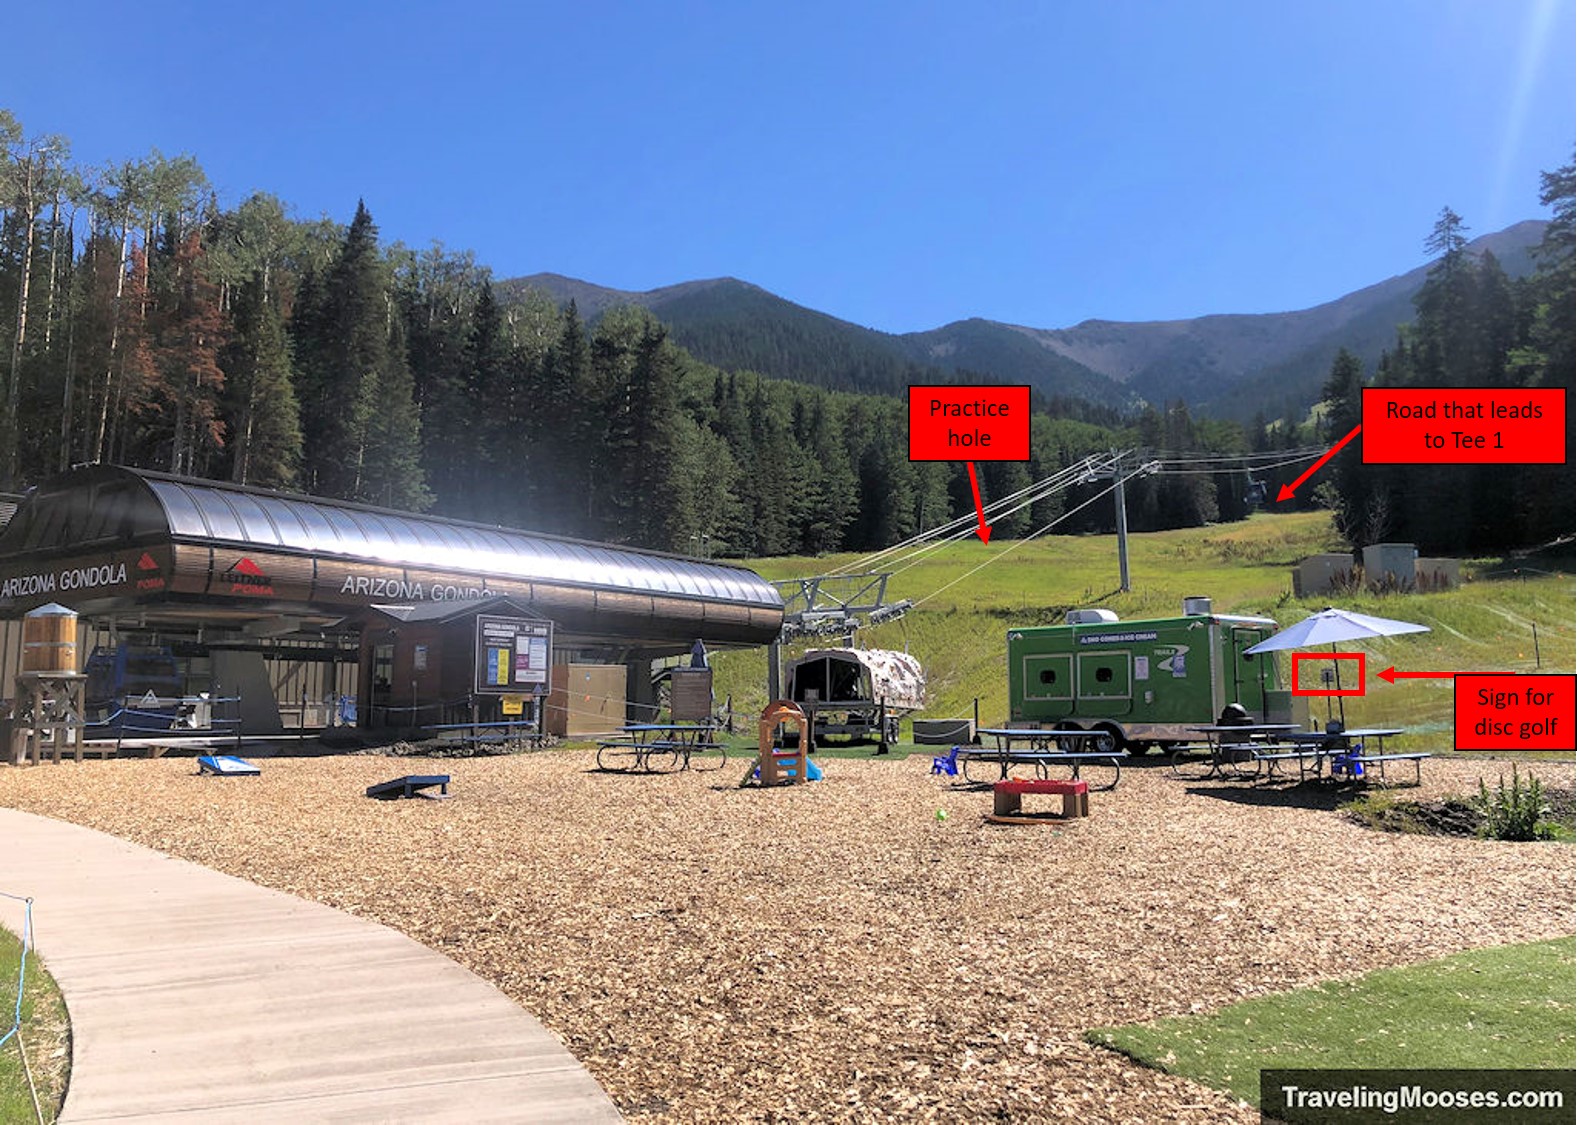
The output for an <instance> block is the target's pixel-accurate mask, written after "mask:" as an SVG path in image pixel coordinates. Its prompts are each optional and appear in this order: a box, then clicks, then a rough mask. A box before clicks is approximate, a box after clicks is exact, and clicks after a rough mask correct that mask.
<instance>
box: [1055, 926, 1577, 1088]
mask: <svg viewBox="0 0 1577 1125" xmlns="http://www.w3.org/2000/svg"><path fill="white" fill-rule="evenodd" d="M1574 952H1577V944H1574V941H1573V939H1572V938H1558V939H1556V940H1553V941H1540V942H1533V943H1531V944H1527V945H1511V946H1502V947H1499V948H1495V949H1476V950H1472V951H1470V952H1468V953H1460V954H1457V955H1456V956H1454V957H1446V958H1442V959H1441V960H1438V961H1426V962H1424V963H1422V964H1419V965H1409V966H1407V967H1406V968H1401V969H1383V970H1380V971H1378V972H1373V973H1367V974H1365V975H1364V976H1361V977H1359V978H1357V979H1356V980H1350V981H1341V982H1338V983H1334V984H1325V985H1320V986H1319V987H1317V988H1310V989H1305V990H1302V991H1299V992H1289V993H1284V994H1282V995H1279V996H1266V997H1262V998H1260V999H1256V1000H1247V1001H1244V1002H1243V1003H1240V1004H1233V1005H1230V1006H1229V1007H1226V1008H1223V1009H1221V1010H1220V1011H1218V1012H1215V1013H1212V1014H1210V1015H1205V1016H1179V1017H1177V1018H1175V1019H1164V1020H1156V1021H1154V1022H1152V1023H1145V1024H1134V1025H1131V1026H1127V1027H1114V1028H1098V1029H1096V1030H1094V1031H1091V1032H1089V1033H1088V1035H1087V1036H1086V1038H1088V1039H1089V1040H1090V1042H1092V1043H1098V1044H1100V1045H1102V1046H1107V1047H1111V1048H1113V1049H1115V1050H1118V1051H1121V1052H1122V1053H1123V1054H1125V1055H1128V1056H1130V1057H1131V1058H1133V1059H1136V1060H1137V1061H1139V1062H1142V1063H1144V1064H1146V1065H1148V1066H1153V1067H1156V1068H1157V1069H1159V1070H1164V1071H1167V1072H1169V1073H1171V1074H1180V1075H1184V1076H1186V1077H1188V1078H1193V1079H1195V1080H1197V1081H1199V1082H1203V1083H1205V1084H1206V1085H1208V1086H1214V1087H1216V1088H1217V1089H1221V1090H1226V1091H1228V1092H1230V1093H1231V1094H1233V1095H1234V1096H1235V1097H1238V1098H1241V1099H1243V1100H1244V1101H1246V1102H1248V1103H1249V1104H1250V1105H1256V1104H1258V1101H1259V1072H1260V1069H1261V1068H1314V1069H1346V1068H1372V1069H1389V1068H1399V1069H1406V1068H1410V1067H1416V1066H1418V1065H1419V1060H1420V1059H1428V1060H1429V1064H1428V1065H1429V1066H1431V1067H1435V1068H1453V1069H1454V1068H1458V1067H1460V1068H1472V1069H1496V1068H1508V1069H1511V1068H1551V1069H1565V1070H1569V1069H1571V1068H1572V1066H1573V1065H1574V1063H1577V1043H1574V1037H1573V1004H1572V995H1573V992H1574V991H1577V974H1574V960H1577V958H1574Z"/></svg>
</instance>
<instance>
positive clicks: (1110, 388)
mask: <svg viewBox="0 0 1577 1125" xmlns="http://www.w3.org/2000/svg"><path fill="white" fill-rule="evenodd" d="M1543 232H1544V224H1543V223H1542V222H1540V221H1537V220H1529V221H1527V222H1522V223H1518V224H1516V225H1515V226H1512V227H1508V228H1507V229H1505V230H1503V231H1498V232H1496V233H1494V234H1489V235H1485V236H1483V237H1481V238H1478V239H1475V240H1474V241H1473V242H1472V243H1470V244H1469V251H1470V252H1472V253H1479V252H1481V251H1484V250H1489V251H1492V252H1493V253H1494V254H1495V256H1496V257H1497V258H1498V259H1499V260H1500V264H1501V266H1502V267H1503V268H1504V269H1505V270H1506V272H1507V273H1508V274H1510V275H1511V276H1512V277H1520V276H1525V275H1526V274H1528V273H1529V272H1531V271H1532V269H1533V260H1532V256H1531V253H1530V248H1531V247H1532V246H1534V245H1536V244H1537V243H1538V241H1539V239H1540V237H1542V235H1543ZM1427 273H1428V267H1427V266H1424V267H1420V268H1418V269H1415V270H1412V271H1410V272H1408V273H1405V274H1401V275H1399V276H1396V277H1392V278H1388V279H1387V280H1385V281H1382V282H1379V283H1378V284H1375V285H1371V286H1368V287H1366V288H1364V289H1360V290H1358V291H1356V292H1353V293H1349V294H1347V295H1345V296H1343V297H1339V298H1337V299H1336V300H1334V301H1328V302H1326V303H1324V304H1321V305H1317V306H1315V307H1313V308H1310V309H1302V310H1298V311H1295V312H1285V313H1259V314H1223V315H1214V316H1204V317H1196V318H1193V319H1190V320H1172V321H1140V322H1123V321H1109V320H1087V321H1084V322H1083V323H1081V324H1077V325H1074V326H1073V327H1071V328H1059V329H1045V328H1030V327H1025V326H1022V325H1012V324H1003V323H1000V322H997V321H992V320H983V319H980V318H972V319H968V320H959V321H955V322H953V323H951V324H947V325H944V326H943V327H940V328H935V329H932V330H930V331H928V332H912V333H908V334H905V335H892V334H889V333H885V332H878V331H875V330H874V329H870V328H862V327H860V326H859V325H856V324H851V323H849V322H848V321H845V320H839V319H838V318H836V317H833V316H829V315H828V314H826V313H822V312H817V311H816V310H814V309H808V308H805V307H803V306H801V305H796V304H794V303H793V302H791V301H787V300H784V299H783V298H781V297H778V296H776V295H774V294H772V293H769V292H768V291H767V290H765V289H762V288H760V287H759V286H755V285H751V284H749V283H747V282H743V281H739V280H736V279H734V278H716V279H712V280H708V281H691V282H685V283H683V284H679V285H671V286H666V287H664V288H661V289H651V290H647V291H645V292H640V293H636V292H628V291H624V290H618V289H608V288H605V287H602V286H598V285H593V284H590V283H588V282H584V281H577V280H575V279H574V278H567V277H562V276H560V275H558V274H534V275H532V276H530V277H523V278H516V279H513V280H510V281H505V282H501V283H500V285H499V291H500V295H501V298H502V299H503V300H505V301H508V300H510V299H511V298H518V296H519V295H520V294H521V293H523V292H524V291H525V290H526V289H529V288H536V289H541V290H544V291H546V292H547V293H548V294H549V295H551V296H552V297H553V298H554V299H556V300H558V301H559V302H560V303H561V304H562V303H568V302H569V301H570V300H572V299H573V300H574V301H575V302H576V304H577V307H578V308H579V310H580V312H581V314H582V315H583V316H584V317H586V318H587V319H588V320H594V319H595V318H596V317H597V316H598V315H600V314H601V313H602V312H603V311H605V310H606V309H608V308H611V307H613V306H616V305H638V306H641V307H643V308H646V309H649V310H651V312H652V313H653V315H655V316H656V317H657V318H658V319H660V320H661V321H663V322H664V323H665V324H667V325H668V326H669V329H670V330H671V331H672V333H673V337H674V339H675V340H676V341H677V342H678V343H680V344H681V345H683V346H684V347H685V348H686V349H688V350H689V351H690V352H691V353H692V354H693V355H695V356H696V357H697V358H698V359H701V360H703V361H705V362H707V363H712V364H715V365H717V366H719V367H723V368H725V369H731V370H738V369H750V370H754V371H759V372H762V373H763V374H767V375H774V376H779V377H781V378H787V379H796V380H800V381H803V382H809V383H815V384H817V385H820V386H826V387H834V388H838V389H846V390H860V391H872V392H878V393H898V392H900V391H901V390H902V389H903V387H904V386H906V385H907V384H909V383H913V382H923V381H931V380H935V379H937V378H943V377H948V375H949V373H952V374H957V375H959V377H963V378H970V379H976V378H978V379H982V380H986V381H991V382H1002V383H1028V384H1029V385H1030V386H1032V387H1035V388H1036V389H1037V390H1039V391H1041V392H1042V393H1044V394H1046V395H1063V396H1071V397H1077V398H1083V399H1086V400H1089V401H1092V402H1098V403H1103V404H1106V405H1113V406H1123V405H1131V404H1133V403H1135V402H1139V401H1149V402H1156V403H1160V402H1166V401H1172V400H1176V399H1179V398H1181V399H1184V400H1185V401H1187V402H1188V403H1189V404H1190V406H1192V407H1195V408H1199V409H1203V410H1205V411H1207V412H1209V413H1211V414H1214V415H1217V416H1222V417H1237V418H1244V419H1246V418H1248V417H1250V416H1252V415H1253V414H1254V413H1255V411H1257V410H1263V411H1264V412H1265V413H1266V414H1267V416H1273V417H1274V416H1278V415H1281V414H1283V413H1287V412H1289V411H1291V412H1298V411H1301V410H1302V409H1303V408H1305V407H1307V406H1308V405H1309V404H1310V403H1312V402H1313V401H1314V399H1315V398H1316V397H1317V396H1318V393H1319V387H1320V384H1321V382H1322V381H1323V379H1324V377H1325V374H1326V372H1327V371H1328V370H1329V368H1330V364H1331V360H1332V359H1333V358H1334V357H1335V355H1336V352H1337V350H1338V349H1339V348H1342V347H1346V348H1347V349H1348V350H1349V351H1352V352H1353V353H1355V354H1356V355H1358V356H1359V357H1360V358H1362V359H1363V360H1364V362H1365V364H1366V365H1369V366H1371V367H1372V365H1373V364H1374V363H1375V361H1376V360H1378V358H1379V356H1380V352H1381V351H1382V350H1383V349H1385V348H1387V347H1389V346H1390V345H1391V344H1393V343H1394V342H1395V339H1396V329H1397V326H1398V325H1401V324H1404V323H1406V322H1408V321H1411V320H1412V319H1413V304H1412V298H1413V295H1414V294H1415V293H1417V291H1418V289H1419V287H1420V286H1421V285H1422V284H1423V282H1424V279H1425V277H1426V275H1427Z"/></svg>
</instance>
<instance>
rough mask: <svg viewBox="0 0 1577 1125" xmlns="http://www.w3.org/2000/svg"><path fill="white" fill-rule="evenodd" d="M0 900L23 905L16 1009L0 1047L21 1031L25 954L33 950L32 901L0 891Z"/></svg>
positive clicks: (12, 1013) (17, 970)
mask: <svg viewBox="0 0 1577 1125" xmlns="http://www.w3.org/2000/svg"><path fill="white" fill-rule="evenodd" d="M0 898H8V899H10V900H11V901H12V902H20V903H22V904H23V910H22V934H21V939H22V956H21V958H20V959H19V960H18V961H17V967H16V1007H15V1008H14V1009H13V1010H12V1012H11V1029H10V1030H9V1031H7V1032H6V1033H5V1034H4V1035H0V1047H4V1046H5V1045H6V1044H7V1043H9V1042H10V1041H11V1037H12V1036H14V1035H19V1034H20V1033H21V1031H22V992H23V989H24V988H25V987H26V985H27V954H28V951H29V950H31V949H32V948H33V900H32V899H31V898H24V897H23V896H22V895H12V894H6V893H5V892H4V891H0Z"/></svg>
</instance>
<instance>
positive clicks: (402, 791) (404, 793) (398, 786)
mask: <svg viewBox="0 0 1577 1125" xmlns="http://www.w3.org/2000/svg"><path fill="white" fill-rule="evenodd" d="M435 785H436V786H437V787H438V792H437V793H427V792H424V790H427V789H431V788H432V787H433V786H435ZM367 796H369V797H376V798H377V799H378V800H380V801H394V800H398V799H399V798H401V797H426V798H427V799H428V800H429V801H441V800H443V799H444V798H445V797H447V796H449V775H448V774H446V773H432V774H412V775H410V776H409V777H397V778H395V779H394V780H393V781H383V782H379V783H378V784H377V785H369V786H367Z"/></svg>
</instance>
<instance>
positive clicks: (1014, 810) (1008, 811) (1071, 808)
mask: <svg viewBox="0 0 1577 1125" xmlns="http://www.w3.org/2000/svg"><path fill="white" fill-rule="evenodd" d="M1026 793H1055V794H1057V795H1058V796H1060V797H1061V798H1062V814H1061V816H1055V817H1054V816H1051V815H1049V814H1044V813H1042V814H1040V815H1038V816H1035V815H1031V814H1028V813H1026V812H1024V807H1023V800H1024V794H1026ZM1089 815H1090V784H1089V782H1087V781H1055V780H1050V779H1040V778H1035V779H1022V780H1020V779H1016V778H1015V779H1009V780H1007V781H998V782H996V783H995V784H993V785H992V786H991V814H990V815H989V816H987V817H986V819H987V820H989V821H992V822H993V823H996V824H1040V823H1044V822H1045V821H1047V820H1053V819H1055V820H1072V819H1074V818H1076V817H1082V816H1089Z"/></svg>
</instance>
